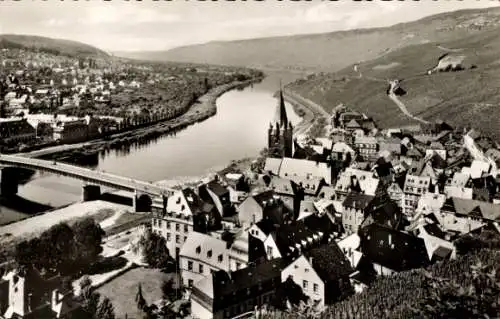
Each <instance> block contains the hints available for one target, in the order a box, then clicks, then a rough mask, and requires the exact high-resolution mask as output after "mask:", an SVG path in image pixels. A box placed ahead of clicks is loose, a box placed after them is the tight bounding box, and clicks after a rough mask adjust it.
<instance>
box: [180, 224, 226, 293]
mask: <svg viewBox="0 0 500 319" xmlns="http://www.w3.org/2000/svg"><path fill="white" fill-rule="evenodd" d="M228 248H229V246H228V243H227V242H226V241H224V240H222V239H218V238H215V237H212V236H209V235H206V234H202V233H198V232H190V233H189V235H188V238H187V240H186V241H185V242H184V244H183V245H182V248H181V250H180V252H179V268H180V271H181V277H182V283H183V285H184V286H185V287H189V288H191V287H192V286H193V284H194V283H196V282H198V281H200V280H202V279H204V278H207V277H209V276H210V275H211V274H212V273H213V272H216V271H219V270H224V271H229V257H228Z"/></svg>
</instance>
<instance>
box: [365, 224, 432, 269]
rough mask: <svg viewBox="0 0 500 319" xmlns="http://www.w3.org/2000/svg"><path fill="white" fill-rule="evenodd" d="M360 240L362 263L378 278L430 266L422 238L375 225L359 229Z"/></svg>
mask: <svg viewBox="0 0 500 319" xmlns="http://www.w3.org/2000/svg"><path fill="white" fill-rule="evenodd" d="M359 236H360V250H361V252H362V254H363V257H362V259H365V261H367V262H369V263H371V264H372V266H373V270H375V271H376V272H377V273H378V274H379V275H390V274H393V273H395V272H401V271H405V270H410V269H414V268H421V267H424V266H426V265H428V264H429V259H428V257H427V250H426V248H425V242H424V240H423V239H422V238H419V237H417V236H413V235H411V234H407V233H404V232H401V231H398V230H394V229H391V228H388V227H385V226H382V225H378V224H376V223H374V224H371V225H369V226H367V227H364V228H363V229H361V231H360V233H359ZM360 262H363V261H360Z"/></svg>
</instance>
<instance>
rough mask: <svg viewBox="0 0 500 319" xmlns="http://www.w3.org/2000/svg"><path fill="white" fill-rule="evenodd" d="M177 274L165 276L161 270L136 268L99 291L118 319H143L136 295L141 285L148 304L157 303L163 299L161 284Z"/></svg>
mask: <svg viewBox="0 0 500 319" xmlns="http://www.w3.org/2000/svg"><path fill="white" fill-rule="evenodd" d="M173 276H175V274H165V273H162V272H161V271H159V270H155V269H146V268H136V269H132V270H130V271H128V272H126V273H125V274H123V275H122V276H119V277H117V278H116V279H114V280H112V281H110V282H109V283H107V284H105V285H104V286H102V287H100V288H99V289H98V291H99V292H100V293H101V294H102V295H104V296H106V297H108V298H109V299H110V300H111V302H112V303H113V305H114V306H115V314H116V318H117V319H123V318H125V314H126V315H127V318H128V319H142V316H141V312H139V311H138V310H137V306H136V303H135V295H136V293H137V289H138V288H137V287H138V284H139V283H140V284H141V286H142V292H143V296H144V298H145V299H146V301H147V302H148V304H150V303H152V302H156V301H158V300H159V299H161V297H162V292H161V284H162V282H163V281H164V280H169V279H170V278H172V277H173Z"/></svg>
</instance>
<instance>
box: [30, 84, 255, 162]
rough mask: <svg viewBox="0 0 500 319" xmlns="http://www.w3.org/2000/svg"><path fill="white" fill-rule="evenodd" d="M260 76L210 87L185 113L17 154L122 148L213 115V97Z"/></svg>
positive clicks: (56, 155)
mask: <svg viewBox="0 0 500 319" xmlns="http://www.w3.org/2000/svg"><path fill="white" fill-rule="evenodd" d="M262 79H263V78H254V79H251V80H247V81H236V82H232V83H228V84H224V85H221V86H218V87H216V88H213V89H211V90H210V91H209V92H208V93H207V94H205V95H203V96H201V97H200V98H199V99H198V100H197V101H196V102H195V103H194V104H192V105H191V106H190V107H189V109H188V110H187V111H186V112H185V113H184V114H182V115H180V116H178V117H176V118H175V119H172V120H168V121H165V122H160V123H157V124H154V125H152V126H148V127H143V128H138V129H135V130H132V131H127V132H122V133H117V134H114V135H111V136H109V137H106V138H102V139H98V140H93V141H87V142H82V143H78V144H67V145H59V146H54V147H50V148H48V149H42V150H37V151H33V152H29V153H22V154H20V155H24V156H29V157H44V158H48V159H57V158H60V157H64V156H71V155H77V153H79V152H82V151H84V152H85V153H92V152H99V151H101V150H106V149H121V148H123V147H127V146H130V145H132V144H134V143H144V142H147V141H149V140H152V139H155V138H158V137H160V136H162V135H165V134H171V133H174V132H176V131H178V130H180V129H184V128H186V127H188V126H190V125H193V124H195V123H198V122H201V121H204V120H206V119H208V118H209V117H212V116H214V115H215V114H216V113H217V106H216V100H217V98H218V97H219V96H221V95H222V94H224V93H226V92H228V91H230V90H234V89H242V88H244V87H247V86H249V85H252V84H254V83H258V82H260V81H262Z"/></svg>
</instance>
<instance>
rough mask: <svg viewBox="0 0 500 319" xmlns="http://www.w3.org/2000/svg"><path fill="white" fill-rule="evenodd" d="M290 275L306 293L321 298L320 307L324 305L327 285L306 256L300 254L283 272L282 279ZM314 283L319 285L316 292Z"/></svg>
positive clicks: (314, 298) (314, 297) (313, 297)
mask: <svg viewBox="0 0 500 319" xmlns="http://www.w3.org/2000/svg"><path fill="white" fill-rule="evenodd" d="M313 263H314V260H313ZM289 276H292V278H293V281H294V282H295V283H296V284H297V285H299V286H300V287H301V288H302V291H303V292H304V294H306V295H307V296H308V297H309V298H311V299H312V300H320V299H321V302H320V307H323V306H324V304H325V285H324V283H323V281H322V280H321V278H320V277H319V276H318V274H317V273H316V272H315V271H314V269H313V268H312V266H311V264H310V263H309V261H308V260H307V259H306V258H305V257H304V256H300V257H299V258H298V259H297V260H295V261H294V262H293V263H291V264H290V265H289V266H288V267H286V268H285V269H284V270H283V271H282V272H281V281H282V282H284V281H286V280H287V279H288V277H289ZM304 280H306V281H307V288H304V285H303V281H304ZM314 284H317V285H318V290H317V291H316V292H314Z"/></svg>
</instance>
